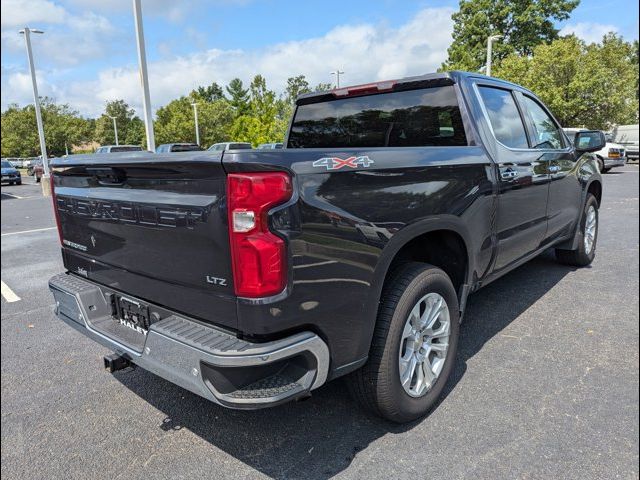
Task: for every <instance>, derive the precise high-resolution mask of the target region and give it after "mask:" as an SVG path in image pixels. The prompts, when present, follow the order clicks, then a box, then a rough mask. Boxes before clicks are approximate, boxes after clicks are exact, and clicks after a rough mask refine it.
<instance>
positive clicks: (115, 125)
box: [109, 115, 119, 146]
mask: <svg viewBox="0 0 640 480" xmlns="http://www.w3.org/2000/svg"><path fill="white" fill-rule="evenodd" d="M109 118H110V119H111V120H113V133H114V134H115V136H116V146H117V145H119V143H118V124H117V123H116V118H118V117H112V116H111V115H109Z"/></svg>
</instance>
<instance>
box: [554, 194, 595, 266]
mask: <svg viewBox="0 0 640 480" xmlns="http://www.w3.org/2000/svg"><path fill="white" fill-rule="evenodd" d="M591 207H593V208H594V209H595V213H596V230H595V236H594V239H593V246H592V247H591V251H589V252H587V251H586V246H585V242H584V237H585V225H586V221H587V212H588V211H589V209H590V208H591ZM599 225H600V215H599V212H598V200H596V197H594V196H593V195H591V194H590V193H589V194H587V201H586V202H585V205H584V208H583V210H582V216H581V217H580V231H579V232H578V237H579V238H578V248H576V249H575V250H561V249H559V248H556V259H557V260H558V261H559V262H560V263H563V264H565V265H571V266H573V267H586V266H588V265H590V264H591V262H593V259H594V258H595V256H596V249H597V246H598V229H599Z"/></svg>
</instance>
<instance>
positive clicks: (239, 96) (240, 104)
mask: <svg viewBox="0 0 640 480" xmlns="http://www.w3.org/2000/svg"><path fill="white" fill-rule="evenodd" d="M226 90H227V94H228V95H229V103H230V104H231V106H232V107H233V109H234V110H235V112H236V115H238V116H240V115H246V114H247V113H248V111H249V89H247V88H244V85H243V83H242V80H240V79H239V78H234V79H233V80H231V81H230V82H229V85H227V88H226Z"/></svg>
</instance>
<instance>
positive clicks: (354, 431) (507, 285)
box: [115, 252, 572, 479]
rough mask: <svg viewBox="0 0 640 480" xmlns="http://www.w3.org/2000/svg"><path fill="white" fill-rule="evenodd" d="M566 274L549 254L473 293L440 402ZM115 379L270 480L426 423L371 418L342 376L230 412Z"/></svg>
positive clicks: (341, 461)
mask: <svg viewBox="0 0 640 480" xmlns="http://www.w3.org/2000/svg"><path fill="white" fill-rule="evenodd" d="M571 271H572V269H571V268H569V267H565V266H562V265H559V264H558V263H556V262H555V260H554V259H553V255H552V253H550V252H547V253H545V254H544V255H542V256H540V257H539V258H537V259H534V260H532V261H531V262H529V263H527V264H526V265H524V266H522V267H520V268H518V269H517V270H515V271H514V272H511V273H510V274H508V275H507V276H505V277H503V278H501V279H499V280H497V281H496V282H494V283H493V284H491V285H489V286H487V287H486V288H484V289H482V290H481V291H479V292H478V293H476V294H474V295H472V296H471V298H470V299H469V305H468V309H467V314H466V319H465V322H464V323H463V326H462V330H461V338H460V345H459V352H458V359H457V362H456V367H455V370H454V372H453V375H452V378H451V379H450V381H449V384H448V385H447V387H446V388H445V393H444V395H443V398H442V400H441V402H442V401H446V397H447V395H448V394H449V393H450V392H451V391H452V390H453V389H454V388H455V385H456V384H457V383H458V382H459V381H460V379H461V378H462V377H463V376H464V375H465V373H466V370H467V361H468V360H469V359H470V358H472V357H473V356H474V355H475V354H476V353H477V352H478V351H479V350H480V349H481V348H482V346H483V345H484V344H485V343H486V342H487V341H489V340H490V339H491V338H492V337H494V336H495V335H496V334H498V333H499V332H500V331H502V330H503V329H504V328H505V327H506V326H508V325H509V324H510V323H511V322H512V321H514V320H515V319H517V318H518V317H519V316H520V315H521V314H522V313H523V312H524V311H525V310H527V309H528V308H529V307H530V306H531V305H532V304H534V303H535V302H536V301H538V300H539V299H540V298H541V297H542V296H543V295H544V294H545V293H546V292H548V291H549V290H550V289H551V288H552V287H553V286H554V285H556V284H557V283H558V282H560V281H561V280H562V278H563V277H565V276H566V275H567V274H568V273H570V272H571ZM115 376H116V378H117V379H118V380H119V381H120V382H121V383H122V384H124V385H125V386H126V387H127V388H129V389H131V390H132V391H133V392H134V393H136V394H137V395H139V396H140V397H141V398H143V399H144V400H145V401H147V402H149V403H151V404H152V405H153V406H154V407H156V408H158V409H159V410H160V411H162V412H163V413H164V414H165V415H166V418H165V419H164V421H163V423H162V424H161V425H159V428H161V429H163V430H165V431H172V430H180V429H182V428H186V429H188V430H190V431H191V432H193V433H195V434H196V435H198V436H200V437H201V438H202V439H204V440H206V441H207V442H209V443H210V444H211V445H213V446H214V447H216V448H218V449H220V450H222V451H224V452H225V453H227V454H229V455H231V456H233V457H234V458H236V459H238V460H240V461H241V462H243V463H245V464H246V465H247V466H249V467H251V468H253V469H255V470H258V471H259V472H261V473H263V474H265V475H267V476H269V477H272V478H275V479H285V478H305V479H327V478H330V477H332V476H334V475H336V474H337V473H339V472H341V471H343V470H345V469H346V468H347V467H349V465H350V464H351V462H352V460H353V459H354V458H355V456H356V455H357V454H358V452H360V451H362V450H364V449H366V448H367V447H368V445H369V444H370V443H372V442H374V441H375V440H376V439H378V438H380V437H382V436H385V435H387V434H400V433H402V432H404V431H407V430H409V429H412V428H414V427H416V426H417V425H419V424H421V423H425V424H426V425H427V428H428V422H429V417H426V418H424V419H422V420H419V421H417V422H414V423H411V424H407V425H402V426H400V425H394V424H390V423H388V422H385V421H383V420H381V419H378V418H375V417H372V416H369V415H367V414H366V413H364V412H363V411H362V410H361V409H360V407H359V406H358V405H357V404H356V403H355V402H354V401H353V400H352V399H351V398H350V396H349V394H348V392H347V390H346V388H345V384H344V382H343V381H340V380H339V381H335V382H331V383H329V384H327V385H326V386H324V387H322V388H320V389H318V390H316V391H314V394H313V396H312V397H311V398H310V399H309V400H306V401H304V402H294V403H289V404H286V405H282V406H280V407H276V408H273V409H267V410H257V411H234V410H227V409H224V408H222V407H219V406H217V405H214V404H212V403H210V402H209V401H207V400H204V399H202V398H200V397H198V396H196V395H194V394H191V393H190V392H188V391H186V390H183V389H181V388H179V387H177V386H175V385H173V384H171V383H169V382H166V381H165V380H162V379H160V378H157V377H155V376H154V375H153V374H151V373H148V372H146V371H144V370H142V369H136V370H134V371H129V372H127V371H124V372H118V373H116V374H115ZM436 408H437V407H436ZM203 461H205V462H206V461H207V460H206V459H204V458H203ZM212 468H215V466H212ZM214 471H215V470H214Z"/></svg>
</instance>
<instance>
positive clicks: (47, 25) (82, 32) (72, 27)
mask: <svg viewBox="0 0 640 480" xmlns="http://www.w3.org/2000/svg"><path fill="white" fill-rule="evenodd" d="M25 25H29V26H31V27H38V28H41V29H44V30H45V34H44V35H43V36H39V35H38V36H36V37H34V39H33V41H32V45H33V50H34V56H36V57H38V58H40V59H44V60H45V62H47V63H50V64H53V65H57V66H65V65H76V64H78V63H80V62H83V61H86V60H95V59H100V58H102V57H104V56H106V54H107V53H110V52H111V51H112V49H113V48H117V46H116V45H117V44H116V43H115V42H117V39H118V38H119V35H117V33H118V31H117V29H116V28H115V27H114V26H113V25H112V24H111V22H110V21H109V19H107V18H106V17H104V16H102V15H98V14H96V13H93V12H91V11H85V12H82V13H78V14H76V13H71V12H69V11H68V10H65V9H64V8H63V7H61V6H59V5H56V4H54V3H53V2H50V1H48V0H2V34H1V38H2V50H3V53H4V52H9V53H18V52H19V53H20V54H22V52H24V40H23V37H22V36H21V35H18V33H17V30H18V28H20V27H23V26H25Z"/></svg>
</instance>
